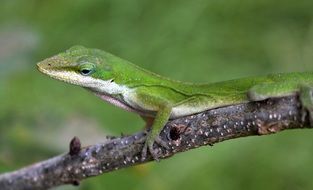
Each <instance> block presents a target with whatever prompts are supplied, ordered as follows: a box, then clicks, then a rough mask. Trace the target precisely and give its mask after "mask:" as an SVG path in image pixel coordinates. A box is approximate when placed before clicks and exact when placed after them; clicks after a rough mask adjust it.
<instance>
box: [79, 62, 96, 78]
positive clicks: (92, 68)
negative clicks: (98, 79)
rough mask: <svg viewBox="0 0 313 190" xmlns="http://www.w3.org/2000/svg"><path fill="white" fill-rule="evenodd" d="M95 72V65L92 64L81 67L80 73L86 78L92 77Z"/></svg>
mask: <svg viewBox="0 0 313 190" xmlns="http://www.w3.org/2000/svg"><path fill="white" fill-rule="evenodd" d="M94 71H95V65H94V64H92V63H85V64H82V65H80V68H79V72H80V74H82V75H84V76H88V75H91V74H92V73H93V72H94Z"/></svg>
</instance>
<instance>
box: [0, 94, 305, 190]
mask: <svg viewBox="0 0 313 190" xmlns="http://www.w3.org/2000/svg"><path fill="white" fill-rule="evenodd" d="M303 116H305V117H303ZM307 117H308V114H304V115H303V110H302V108H301V104H300V103H299V100H298V97H297V96H290V97H284V98H276V99H269V100H265V101H261V102H251V103H243V104H239V105H233V106H226V107H223V108H217V109H212V110H208V111H205V112H202V113H199V114H195V115H191V116H186V117H182V118H179V119H175V120H172V121H169V122H168V123H167V125H166V126H165V127H164V129H163V131H162V132H161V135H160V136H161V138H162V139H163V140H165V141H166V142H167V143H169V145H170V147H171V150H165V149H164V148H162V147H159V146H158V145H157V144H155V148H156V149H157V150H158V151H159V154H160V155H161V159H165V158H168V157H170V156H173V155H174V154H176V153H178V152H184V151H187V150H189V149H193V148H197V147H200V146H204V145H213V144H215V143H218V142H221V141H224V140H229V139H234V138H238V137H245V136H253V135H267V134H272V133H276V132H279V131H282V130H285V129H295V128H311V127H310V126H309V119H308V118H307ZM144 139H145V134H144V133H143V132H139V133H136V134H133V135H130V136H123V137H118V138H113V139H111V140H109V141H108V142H106V143H103V144H96V145H92V146H88V147H83V148H81V145H80V142H79V139H78V138H74V139H73V140H72V141H71V143H70V150H69V153H65V154H62V155H59V156H56V157H54V158H51V159H48V160H46V161H42V162H39V163H36V164H34V165H31V166H28V167H25V168H22V169H20V170H17V171H14V172H10V173H5V174H2V175H0V187H1V190H9V189H10V190H28V189H32V190H36V189H48V188H51V187H55V186H59V185H64V184H73V185H78V184H79V182H80V181H82V180H84V179H86V178H88V177H92V176H97V175H102V174H103V173H106V172H110V171H113V170H117V169H121V168H125V167H130V166H133V165H137V164H142V163H145V162H149V161H153V160H152V158H151V156H150V155H149V156H148V157H147V158H146V159H144V160H141V157H140V155H141V149H142V146H143V142H144ZM160 164H162V162H161V163H160Z"/></svg>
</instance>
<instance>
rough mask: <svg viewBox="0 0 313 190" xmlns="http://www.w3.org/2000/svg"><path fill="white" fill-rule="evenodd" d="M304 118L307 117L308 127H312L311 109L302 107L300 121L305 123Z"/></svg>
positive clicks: (312, 109)
mask: <svg viewBox="0 0 313 190" xmlns="http://www.w3.org/2000/svg"><path fill="white" fill-rule="evenodd" d="M306 117H309V123H310V126H311V127H313V107H302V109H301V120H302V122H305V119H306Z"/></svg>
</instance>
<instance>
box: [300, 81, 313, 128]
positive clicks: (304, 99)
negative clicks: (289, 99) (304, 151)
mask: <svg viewBox="0 0 313 190" xmlns="http://www.w3.org/2000/svg"><path fill="white" fill-rule="evenodd" d="M299 97H300V102H301V106H302V113H301V114H302V121H303V122H304V121H305V119H306V117H309V122H310V126H311V127H313V86H310V85H307V84H303V85H301V87H300V92H299Z"/></svg>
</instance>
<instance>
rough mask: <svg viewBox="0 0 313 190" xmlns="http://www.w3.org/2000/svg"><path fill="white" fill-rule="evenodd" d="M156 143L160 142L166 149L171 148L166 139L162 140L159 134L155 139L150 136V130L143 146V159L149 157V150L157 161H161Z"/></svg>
mask: <svg viewBox="0 0 313 190" xmlns="http://www.w3.org/2000/svg"><path fill="white" fill-rule="evenodd" d="M154 143H157V144H159V145H160V146H161V147H164V148H165V149H170V147H169V145H168V144H167V143H166V141H164V140H162V139H161V138H160V137H159V136H157V137H156V138H155V139H152V138H151V136H150V132H149V133H148V136H147V139H146V141H145V144H144V146H143V149H142V152H141V160H142V161H143V160H145V159H146V158H147V152H148V151H149V153H150V154H151V156H152V157H153V159H154V160H155V161H159V154H158V151H157V150H156V149H154V148H153V145H154Z"/></svg>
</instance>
